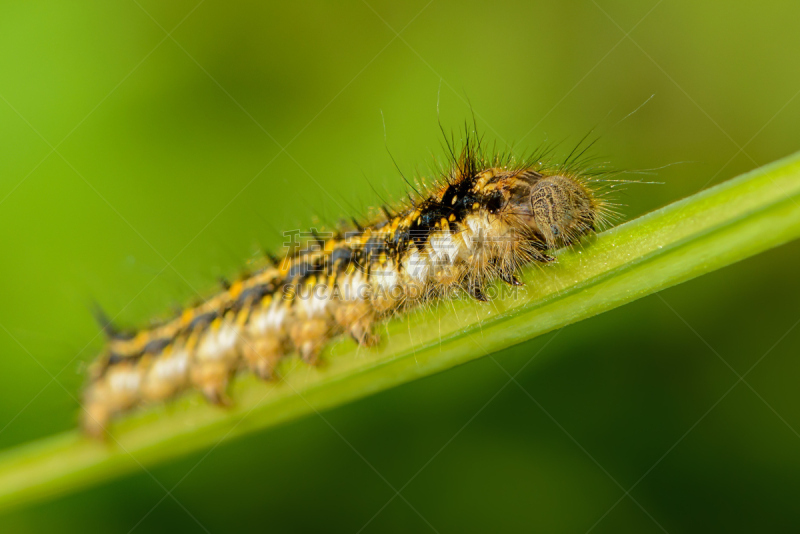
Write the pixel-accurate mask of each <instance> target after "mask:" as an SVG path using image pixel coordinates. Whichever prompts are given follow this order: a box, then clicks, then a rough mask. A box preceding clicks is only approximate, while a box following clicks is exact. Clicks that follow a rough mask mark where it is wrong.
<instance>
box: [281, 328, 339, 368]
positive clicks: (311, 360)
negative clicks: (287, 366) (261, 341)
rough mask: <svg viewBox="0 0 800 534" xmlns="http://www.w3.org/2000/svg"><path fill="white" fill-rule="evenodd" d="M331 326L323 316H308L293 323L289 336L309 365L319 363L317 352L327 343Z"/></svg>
mask: <svg viewBox="0 0 800 534" xmlns="http://www.w3.org/2000/svg"><path fill="white" fill-rule="evenodd" d="M330 331H331V327H330V324H329V323H328V321H326V320H325V319H323V318H309V319H304V320H300V321H299V322H298V323H297V324H295V325H294V326H293V327H292V328H291V330H290V332H289V337H290V339H291V341H292V344H293V345H294V347H295V349H296V350H297V352H298V354H300V357H301V358H302V359H303V361H304V362H306V363H308V364H310V365H317V363H319V354H320V352H322V348H323V347H324V346H325V345H326V344H327V343H328V340H329V338H330Z"/></svg>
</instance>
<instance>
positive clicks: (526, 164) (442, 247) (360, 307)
mask: <svg viewBox="0 0 800 534" xmlns="http://www.w3.org/2000/svg"><path fill="white" fill-rule="evenodd" d="M447 146H448V148H449V149H450V157H449V158H448V163H447V164H446V165H445V166H444V167H443V168H442V169H441V171H440V176H439V177H438V178H437V179H436V183H435V185H433V186H431V187H428V188H426V191H427V194H425V195H424V196H422V195H420V198H417V199H414V198H413V197H411V196H410V197H409V198H410V202H409V203H407V204H405V205H401V206H398V207H397V209H396V210H395V211H390V210H388V209H384V216H382V217H380V218H377V219H375V220H373V221H372V222H371V223H370V224H364V225H360V224H358V223H356V222H354V226H355V227H354V228H350V229H348V230H341V231H338V232H337V233H335V234H332V235H331V236H328V237H327V238H324V237H321V236H319V235H316V234H315V236H314V238H313V239H311V241H310V243H311V246H307V247H306V248H304V249H303V250H296V249H295V250H292V249H289V251H288V252H287V253H286V255H285V256H284V257H283V259H281V260H272V261H265V263H264V265H263V266H261V267H260V268H259V269H258V270H256V271H255V272H254V273H252V274H250V275H247V276H243V277H241V278H240V279H238V280H236V281H235V282H233V283H231V284H226V287H225V289H224V290H223V291H222V292H220V293H218V294H217V295H215V296H213V297H212V298H210V299H208V300H206V301H205V302H203V303H201V304H200V305H198V306H195V307H190V308H187V309H186V310H184V311H183V312H182V313H181V314H180V315H179V316H177V317H175V318H174V319H172V320H170V321H168V322H166V323H163V324H161V325H159V326H155V327H151V328H147V329H143V330H140V331H138V332H136V333H133V334H128V335H123V334H120V333H118V332H116V331H115V330H113V329H111V328H107V331H108V332H109V334H110V339H109V340H108V342H107V344H106V347H105V349H104V350H103V351H102V353H101V355H100V356H99V357H98V359H97V361H96V362H95V363H94V364H93V365H92V367H91V369H90V377H89V383H88V385H87V387H86V390H85V393H84V411H83V418H82V426H83V428H84V430H85V431H86V432H87V433H88V434H90V435H93V436H98V437H99V436H102V435H103V434H104V431H105V429H106V426H107V425H108V423H109V421H110V420H111V419H112V418H113V417H114V416H116V415H119V414H122V413H124V412H127V411H129V410H131V409H134V408H136V407H137V406H140V405H144V404H150V403H158V402H163V401H165V400H167V399H169V398H172V397H174V396H176V395H179V394H180V393H181V392H184V391H186V390H189V389H196V390H199V391H200V392H201V393H202V394H203V395H204V396H205V397H206V398H207V399H208V400H209V401H211V402H213V403H220V404H224V403H226V402H227V396H226V389H227V386H228V383H229V381H230V380H231V378H232V377H233V376H234V375H235V374H236V373H237V372H239V371H242V370H249V371H251V372H253V373H255V374H256V375H258V376H259V377H261V378H264V379H270V378H272V377H273V374H274V370H275V367H276V364H277V363H278V362H279V361H280V360H281V359H282V358H284V357H286V356H287V355H290V354H292V353H296V354H298V355H299V356H300V357H301V358H302V359H303V360H304V361H306V362H307V363H309V364H315V363H316V362H317V359H318V356H319V354H320V351H321V350H322V349H323V348H324V346H325V345H326V343H328V341H329V340H330V339H331V338H333V337H334V336H338V335H340V334H349V335H350V336H352V337H353V338H354V339H355V340H356V341H357V342H358V343H359V344H361V345H365V346H369V345H373V344H375V343H377V342H378V337H377V336H376V335H375V333H374V326H375V324H376V323H378V322H380V321H383V320H385V319H387V318H389V317H391V316H393V315H396V314H399V313H402V312H404V311H406V310H409V309H411V308H414V307H417V306H420V305H424V304H425V303H428V302H430V301H432V300H433V299H444V298H452V297H453V296H454V295H457V294H464V293H466V294H467V295H469V296H471V297H472V298H475V299H478V300H486V296H485V292H484V288H485V287H486V286H487V284H489V283H491V282H493V281H494V280H496V279H499V280H502V281H503V282H505V283H508V284H512V285H518V284H520V282H519V281H518V280H517V277H516V274H515V273H516V272H517V271H518V269H519V268H520V267H521V266H522V265H524V264H527V263H531V262H538V263H541V264H546V263H549V262H552V261H554V258H553V257H552V256H550V255H548V254H547V253H548V252H549V251H552V250H555V249H558V248H560V247H563V246H568V245H571V244H573V243H575V242H577V241H578V240H579V239H580V238H581V237H582V236H584V235H585V234H587V233H590V232H592V231H594V230H595V229H596V228H598V227H599V226H600V225H602V224H604V223H605V221H606V220H607V219H608V215H609V213H610V208H609V206H610V204H609V203H608V201H607V200H605V198H604V197H605V193H604V192H602V191H601V188H600V187H599V186H598V185H597V184H598V182H599V180H597V175H596V174H594V173H592V172H589V171H587V170H585V169H581V168H580V165H576V163H575V159H574V158H573V159H570V158H569V157H568V158H567V161H566V162H563V163H552V162H546V161H543V159H544V158H543V157H542V156H543V155H542V154H539V155H534V156H532V157H531V158H528V159H525V160H520V161H517V160H515V159H514V158H513V157H511V156H508V155H492V156H489V157H485V156H484V154H483V147H482V146H481V143H480V141H479V140H478V139H476V138H475V137H474V136H469V135H468V136H467V138H466V141H465V143H464V146H463V148H462V149H461V151H460V152H459V153H458V154H456V153H455V151H454V150H452V146H451V145H450V143H448V145H447Z"/></svg>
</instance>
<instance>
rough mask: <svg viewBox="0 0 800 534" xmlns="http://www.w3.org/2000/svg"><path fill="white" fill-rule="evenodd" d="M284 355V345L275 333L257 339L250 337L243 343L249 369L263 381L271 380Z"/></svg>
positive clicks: (245, 360)
mask: <svg viewBox="0 0 800 534" xmlns="http://www.w3.org/2000/svg"><path fill="white" fill-rule="evenodd" d="M283 354H284V347H283V343H281V340H280V338H279V337H278V336H277V335H275V334H274V333H270V334H265V335H261V336H259V337H257V338H252V337H249V336H248V339H246V340H245V341H244V342H243V343H242V356H243V357H244V362H245V364H247V367H248V368H249V369H250V370H251V371H252V372H253V373H254V374H255V375H256V376H258V377H259V378H261V379H262V380H270V379H271V378H273V376H274V374H275V367H276V366H277V365H278V362H280V360H281V358H282V357H283Z"/></svg>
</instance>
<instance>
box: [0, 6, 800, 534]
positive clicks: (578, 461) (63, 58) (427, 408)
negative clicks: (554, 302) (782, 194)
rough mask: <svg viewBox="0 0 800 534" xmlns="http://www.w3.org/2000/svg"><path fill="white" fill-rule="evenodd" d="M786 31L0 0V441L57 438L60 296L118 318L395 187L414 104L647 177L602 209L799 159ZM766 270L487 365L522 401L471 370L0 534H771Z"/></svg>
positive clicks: (734, 20) (111, 488)
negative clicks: (590, 142)
mask: <svg viewBox="0 0 800 534" xmlns="http://www.w3.org/2000/svg"><path fill="white" fill-rule="evenodd" d="M798 17H800V4H798V3H797V2H790V1H788V0H786V1H783V2H779V1H774V2H773V1H768V2H758V3H753V2H745V1H734V2H731V1H728V2H721V1H713V2H702V3H701V2H693V1H690V0H663V1H647V2H625V1H621V0H596V2H595V1H592V0H588V1H583V0H580V1H564V2H541V1H537V2H520V1H501V2H491V3H489V2H487V3H481V2H454V1H451V0H431V1H430V2H428V1H427V0H421V1H412V2H405V3H402V4H401V3H398V2H389V1H385V0H368V1H367V2H362V1H354V2H337V3H333V2H331V3H320V2H298V3H288V2H287V3H263V4H262V3H260V2H221V1H219V0H206V1H204V2H200V3H199V4H198V3H197V1H195V0H189V1H180V2H170V3H169V5H165V3H163V2H156V1H153V0H122V1H118V2H101V1H89V0H80V1H74V2H55V1H50V2H46V1H35V2H3V3H2V4H0V50H2V52H0V125H1V127H0V243H1V244H2V249H3V258H4V260H3V261H2V263H0V278H2V280H3V282H2V283H1V284H0V287H2V296H3V306H2V307H1V308H0V327H2V328H0V354H2V358H1V359H0V391H2V395H0V448H3V449H5V448H9V447H13V446H14V445H17V444H21V443H23V442H27V441H30V440H34V439H37V438H41V437H45V436H48V435H51V434H54V433H57V432H60V431H64V430H67V429H70V428H73V427H74V426H75V422H76V417H77V412H78V405H77V402H76V401H75V396H77V395H79V391H80V389H81V385H82V383H83V377H84V372H85V366H86V364H87V363H88V362H90V361H91V360H92V358H93V356H94V354H95V353H96V352H97V351H98V350H99V348H100V347H101V345H102V340H101V338H100V337H99V336H98V328H97V326H96V325H95V323H94V321H93V319H92V318H91V315H90V313H89V311H88V310H89V304H90V303H91V302H92V300H97V301H99V302H100V303H101V304H102V305H103V306H104V307H105V308H106V309H107V310H108V312H109V314H111V315H112V316H115V315H119V317H120V322H121V323H123V324H130V325H136V324H142V323H146V321H147V320H148V319H149V318H151V317H153V316H154V315H155V316H157V315H159V314H161V315H163V314H165V313H169V309H170V306H172V305H173V304H175V303H185V302H187V301H189V300H191V299H192V298H193V297H194V296H195V290H199V291H200V292H202V293H207V292H208V291H210V290H212V289H213V287H214V285H215V278H216V277H217V276H219V275H231V274H234V273H236V271H237V269H238V268H240V267H241V266H242V265H243V264H244V263H245V262H246V261H247V260H248V258H251V257H253V255H254V253H255V251H256V249H257V247H259V246H266V247H276V246H278V245H279V244H280V243H281V240H282V239H281V235H280V231H281V230H283V229H289V228H306V227H308V226H310V225H311V224H320V223H328V224H330V223H331V222H335V221H336V220H337V219H338V218H339V217H341V216H343V215H349V214H350V213H351V212H352V211H353V210H356V211H363V210H365V209H366V208H367V207H368V206H370V205H371V204H374V203H376V202H378V198H377V196H376V193H375V191H377V192H378V193H380V195H381V196H387V197H394V198H397V197H398V196H399V195H401V194H402V192H403V190H404V188H403V183H402V180H401V179H400V178H399V176H398V173H397V171H396V170H395V168H394V165H393V163H392V161H391V159H390V157H389V156H388V155H387V152H386V148H385V143H386V144H388V146H389V148H390V150H391V152H392V154H393V155H394V157H395V158H396V160H397V162H398V164H399V166H400V167H401V169H403V170H404V172H406V173H410V174H413V173H415V172H419V173H420V174H425V173H426V172H427V171H428V169H429V168H430V162H431V155H439V156H440V155H441V154H442V150H441V146H440V145H441V134H440V132H439V130H438V126H437V100H438V101H439V109H440V115H441V120H442V123H443V125H444V126H445V127H446V128H447V129H451V128H454V129H456V128H459V127H460V125H462V124H463V121H464V120H465V119H469V118H470V103H471V105H472V108H473V109H474V112H475V115H476V117H477V122H478V125H479V127H480V128H481V130H482V131H483V132H484V133H486V136H487V139H489V140H491V141H492V142H493V141H496V142H497V144H498V147H500V148H506V147H508V146H509V145H510V144H512V143H513V144H514V146H515V151H516V152H517V153H524V152H525V151H526V150H529V149H533V148H535V147H537V146H538V145H539V144H540V143H542V142H558V141H562V140H564V144H563V145H562V146H564V147H568V146H569V145H571V144H574V143H575V142H577V141H578V140H579V139H580V138H581V137H582V136H583V135H584V134H585V133H587V132H588V131H589V130H590V129H591V128H593V127H595V126H597V130H596V131H597V132H598V133H599V134H601V135H602V138H601V140H600V142H599V143H598V145H597V147H596V149H595V154H597V155H599V156H601V157H602V158H603V160H604V161H609V162H610V163H611V164H613V165H614V166H616V167H619V168H624V169H651V168H661V167H663V168H661V169H660V170H658V171H656V172H655V173H654V174H653V175H652V176H651V175H644V176H639V175H633V176H632V177H639V178H642V179H644V180H648V181H657V182H663V184H661V185H644V184H643V185H631V186H629V187H627V189H626V191H624V192H622V193H620V195H619V199H620V202H622V203H623V204H625V207H624V208H623V209H624V212H625V215H626V218H628V219H629V218H633V217H636V216H638V215H640V214H642V213H645V212H647V211H649V210H652V209H654V208H656V207H659V206H661V205H664V204H666V203H669V202H671V201H674V200H677V199H679V198H682V197H684V196H687V195H689V194H692V193H694V192H696V191H698V190H699V189H701V188H703V187H705V186H708V185H711V184H713V183H719V182H721V181H723V180H725V179H727V178H730V177H732V176H735V175H737V174H739V173H741V172H744V171H746V170H748V169H751V168H754V167H756V166H757V165H763V164H765V163H767V162H770V161H772V160H775V159H777V158H779V157H781V156H784V155H787V154H790V153H792V152H794V151H796V150H798V149H800V120H798V115H799V114H800V98H795V97H796V96H797V95H798V90H800V69H798V68H797V67H798V64H797V60H798V57H800V55H799V54H800V33H798V31H797V20H798ZM170 32H171V33H170ZM628 32H630V34H629V37H626V34H627V33H628ZM398 34H399V35H398ZM651 95H655V96H654V97H653V98H652V100H650V101H649V102H648V103H647V104H646V105H645V106H643V107H642V108H641V109H639V111H638V112H636V113H634V114H633V115H631V116H630V117H627V118H625V117H626V116H627V115H628V114H629V113H631V112H632V111H634V110H636V109H637V108H639V106H640V105H641V104H642V103H644V102H645V101H647V100H648V99H649V98H650V97H651ZM623 118H624V120H622V119H623ZM384 122H385V134H386V138H384ZM664 166H666V167H664ZM370 184H371V186H370ZM373 188H374V190H375V191H373ZM315 217H317V218H316V219H315ZM798 260H800V243H793V244H789V245H787V246H784V247H782V248H780V249H777V250H773V251H770V252H768V253H766V254H763V255H760V256H758V257H756V258H753V259H750V260H747V261H745V262H743V263H741V264H738V265H735V266H733V267H729V268H727V269H724V270H723V271H721V272H717V273H714V274H711V275H709V276H706V277H703V278H701V279H698V280H695V281H692V282H690V283H687V284H684V285H682V286H679V287H676V288H673V289H670V290H668V291H665V292H663V293H662V294H660V295H654V296H651V297H648V298H645V299H642V300H640V301H638V302H636V303H633V304H631V305H628V306H625V307H623V308H621V309H618V310H615V311H613V312H610V313H607V314H605V315H602V316H600V317H597V318H594V319H592V320H589V321H586V322H583V323H580V324H577V325H574V326H571V327H569V328H566V329H564V330H563V331H561V332H560V333H558V334H557V335H555V336H554V335H552V334H551V335H549V336H545V337H543V338H541V339H535V340H533V341H531V342H529V343H525V344H523V345H520V346H517V347H514V348H512V349H509V350H507V351H504V352H502V353H500V354H498V356H497V358H498V361H499V362H500V363H501V364H502V365H503V366H504V367H506V368H507V369H508V370H509V371H510V372H512V373H513V372H516V370H517V369H520V368H521V367H522V366H523V365H526V364H527V366H526V367H525V368H524V370H523V371H522V373H521V374H520V375H519V377H518V378H519V382H520V385H521V387H523V388H525V390H527V391H528V392H529V393H530V395H531V396H532V397H533V399H535V400H532V399H531V398H530V397H529V396H528V395H527V394H526V393H524V392H523V391H522V390H521V389H520V387H517V386H516V385H514V384H511V385H507V387H504V385H506V383H507V377H506V375H505V374H504V373H503V372H502V371H501V370H500V369H499V368H498V367H497V366H496V365H495V364H494V363H493V362H491V361H490V360H488V359H482V360H478V361H475V362H473V363H471V364H469V365H465V366H462V367H459V368H457V369H453V370H451V371H448V372H446V373H444V374H441V375H438V376H433V377H430V378H426V379H423V380H419V381H417V382H415V383H411V384H408V385H405V386H403V387H400V388H397V389H395V390H392V391H388V392H385V393H381V394H379V395H376V396H374V397H371V398H368V399H365V400H362V401H359V402H355V403H353V404H350V405H348V406H344V407H341V408H338V409H335V410H333V411H331V412H329V413H328V414H327V415H326V417H327V418H328V420H329V421H330V423H331V425H332V426H333V427H334V428H335V429H336V431H333V430H332V429H331V427H329V426H328V425H327V424H326V423H325V422H324V421H323V420H322V419H321V418H319V417H317V416H311V417H308V418H306V419H303V420H301V421H297V422H294V423H292V424H288V425H285V426H283V427H280V428H277V429H274V430H271V431H267V432H262V433H260V434H257V435H253V436H250V437H248V438H245V439H241V440H238V441H235V442H225V443H223V444H222V445H220V446H219V447H217V448H215V449H214V450H213V451H212V452H210V453H209V454H207V453H208V451H202V452H200V453H197V454H193V455H191V456H189V457H186V458H184V459H182V460H180V461H176V462H173V463H171V464H169V465H163V466H159V467H157V468H154V469H152V470H150V472H149V473H145V472H144V471H142V472H140V473H138V474H136V475H133V476H128V477H126V478H124V479H120V480H117V481H114V482H112V483H109V484H106V485H104V486H102V487H97V488H94V489H91V490H88V491H84V492H82V493H79V494H75V495H71V496H69V497H66V498H62V499H59V500H57V501H54V502H50V503H47V504H41V505H38V506H36V507H33V508H28V509H24V510H19V511H14V512H11V513H7V514H5V515H2V516H0V529H1V530H2V531H3V532H44V531H50V532H53V531H55V532H85V531H87V530H90V531H91V530H97V531H102V532H130V531H131V530H132V529H134V530H133V531H134V532H173V531H175V530H176V529H181V531H187V532H203V531H209V532H223V531H231V530H235V531H248V530H253V531H269V532H320V531H336V532H353V533H354V532H408V531H421V532H424V531H433V530H435V531H438V532H442V533H444V532H498V531H501V532H505V531H508V532H515V531H526V532H530V531H537V532H581V533H582V532H587V531H589V530H590V529H591V531H592V532H661V531H665V530H666V531H668V532H708V531H726V532H733V531H743V532H754V531H761V532H764V531H770V532H781V531H785V532H788V531H797V530H798V528H800V507H798V494H800V434H798V432H797V429H800V394H799V393H798V389H797V379H798V376H800V360H799V359H798V358H797V356H798V350H799V349H800V328H794V329H793V327H794V326H795V325H796V324H797V323H796V322H797V321H798V319H800V309H799V308H800V307H799V306H798V295H800V279H798V277H797V275H796V274H797V265H798ZM545 344H546V347H545ZM542 348H543V350H541V352H539V351H540V349H542ZM537 354H538V355H537ZM534 357H535V358H534ZM762 358H763V359H762ZM531 360H532V361H531ZM528 362H530V363H528ZM754 364H757V365H755V367H753V368H752V371H751V372H749V374H747V375H746V377H745V381H746V383H738V384H737V380H738V378H737V373H739V374H743V373H745V372H747V371H748V370H749V369H751V366H753V365H754ZM52 377H55V379H53V378H52ZM501 388H502V389H501ZM498 391H499V393H498ZM409 480H411V482H410V483H409V484H408V485H407V486H405V485H406V483H407V482H408V481H409ZM179 481H181V482H180V484H179V485H178V486H177V488H176V489H175V491H174V492H173V494H172V495H173V497H174V498H172V497H166V498H165V495H166V492H165V490H164V489H163V488H164V487H166V488H172V487H173V486H174V485H175V484H177V483H178V482H179ZM390 486H393V487H394V488H397V489H399V488H401V487H403V488H404V489H403V490H402V494H401V497H396V498H394V499H393V500H391V501H390V499H391V498H392V497H393V496H394V495H395V492H394V491H393V490H392V488H391V487H390ZM627 491H629V492H630V493H629V495H628V496H626V492H627ZM387 503H388V504H387ZM360 529H362V530H360Z"/></svg>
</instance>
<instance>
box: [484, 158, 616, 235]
mask: <svg viewBox="0 0 800 534" xmlns="http://www.w3.org/2000/svg"><path fill="white" fill-rule="evenodd" d="M507 180H508V183H507V184H506V187H504V188H502V189H505V193H506V194H505V195H504V198H503V202H502V204H501V205H498V206H497V210H498V212H500V213H503V212H504V213H506V214H507V215H508V216H509V217H511V218H513V219H514V220H515V222H516V223H517V224H515V226H517V227H519V226H522V227H523V228H521V229H522V230H525V231H528V232H531V233H533V235H534V236H535V237H536V238H537V240H541V241H543V242H544V243H546V244H547V248H559V247H562V246H566V245H569V244H571V243H574V242H575V241H577V240H578V239H580V237H581V236H583V235H585V234H587V233H588V232H590V231H592V230H594V229H595V225H596V223H597V219H598V215H599V210H600V206H599V204H598V200H597V199H596V198H595V197H594V196H593V195H592V192H591V190H589V189H587V188H586V187H585V186H584V185H583V183H581V181H580V180H578V179H576V178H573V177H569V176H562V175H552V176H543V175H541V174H539V173H536V172H531V171H529V172H524V173H521V174H517V175H515V176H510V177H508V178H507Z"/></svg>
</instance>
